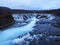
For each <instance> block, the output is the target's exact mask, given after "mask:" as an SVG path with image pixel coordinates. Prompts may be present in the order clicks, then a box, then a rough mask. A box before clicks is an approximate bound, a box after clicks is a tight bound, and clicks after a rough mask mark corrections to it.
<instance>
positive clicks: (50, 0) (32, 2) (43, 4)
mask: <svg viewBox="0 0 60 45" xmlns="http://www.w3.org/2000/svg"><path fill="white" fill-rule="evenodd" d="M0 6H5V7H9V8H12V9H55V8H60V0H0Z"/></svg>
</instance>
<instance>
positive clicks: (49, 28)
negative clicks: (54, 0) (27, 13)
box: [7, 14, 60, 45]
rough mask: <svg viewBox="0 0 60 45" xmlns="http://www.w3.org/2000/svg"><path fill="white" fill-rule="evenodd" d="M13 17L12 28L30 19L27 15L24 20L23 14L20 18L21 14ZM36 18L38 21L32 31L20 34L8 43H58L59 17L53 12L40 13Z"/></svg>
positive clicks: (59, 34)
mask: <svg viewBox="0 0 60 45" xmlns="http://www.w3.org/2000/svg"><path fill="white" fill-rule="evenodd" d="M13 17H14V20H15V24H14V25H12V26H11V27H12V28H17V27H20V26H24V25H27V24H28V23H29V21H30V19H29V17H27V18H26V17H24V18H25V19H26V20H24V19H23V16H22V18H20V17H21V14H20V15H18V16H16V15H14V16H13ZM31 17H32V16H31ZM36 18H37V19H38V20H39V21H37V22H36V25H35V26H34V27H33V28H34V30H33V31H30V32H29V33H27V34H25V35H20V36H18V37H17V38H16V39H14V40H12V41H11V42H10V43H9V42H8V43H9V44H10V45H60V17H58V16H55V15H53V14H43V15H42V14H40V15H39V16H37V17H36ZM11 27H10V28H11ZM8 43H7V44H8Z"/></svg>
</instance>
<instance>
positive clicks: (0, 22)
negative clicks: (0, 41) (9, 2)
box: [0, 7, 14, 29]
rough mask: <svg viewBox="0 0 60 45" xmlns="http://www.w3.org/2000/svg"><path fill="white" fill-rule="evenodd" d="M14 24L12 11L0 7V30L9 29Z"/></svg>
mask: <svg viewBox="0 0 60 45" xmlns="http://www.w3.org/2000/svg"><path fill="white" fill-rule="evenodd" d="M13 23H14V19H13V17H12V13H11V9H9V8H7V7H0V29H3V28H5V27H8V26H10V25H12V24H13Z"/></svg>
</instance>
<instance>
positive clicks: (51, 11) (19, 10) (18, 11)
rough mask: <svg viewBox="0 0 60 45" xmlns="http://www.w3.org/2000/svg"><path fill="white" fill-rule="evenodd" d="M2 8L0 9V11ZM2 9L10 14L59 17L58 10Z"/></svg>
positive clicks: (59, 11)
mask: <svg viewBox="0 0 60 45" xmlns="http://www.w3.org/2000/svg"><path fill="white" fill-rule="evenodd" d="M1 8H2V7H0V9H1ZM3 8H4V9H6V10H8V9H9V11H10V12H11V13H47V14H49V13H50V14H57V15H60V9H51V10H24V9H10V8H7V7H6V8H5V7H3Z"/></svg>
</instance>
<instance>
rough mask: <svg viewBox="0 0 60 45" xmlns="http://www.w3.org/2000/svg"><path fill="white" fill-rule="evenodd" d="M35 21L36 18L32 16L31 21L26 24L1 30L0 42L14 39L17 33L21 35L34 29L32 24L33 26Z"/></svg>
mask: <svg viewBox="0 0 60 45" xmlns="http://www.w3.org/2000/svg"><path fill="white" fill-rule="evenodd" d="M35 22H36V18H35V17H34V18H32V21H31V22H30V23H29V24H28V25H26V26H22V27H18V28H11V29H7V30H5V31H2V32H1V33H0V43H3V42H5V41H8V40H12V39H15V38H16V37H18V36H19V35H23V34H25V33H27V32H29V31H32V30H33V29H34V28H33V26H35Z"/></svg>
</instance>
